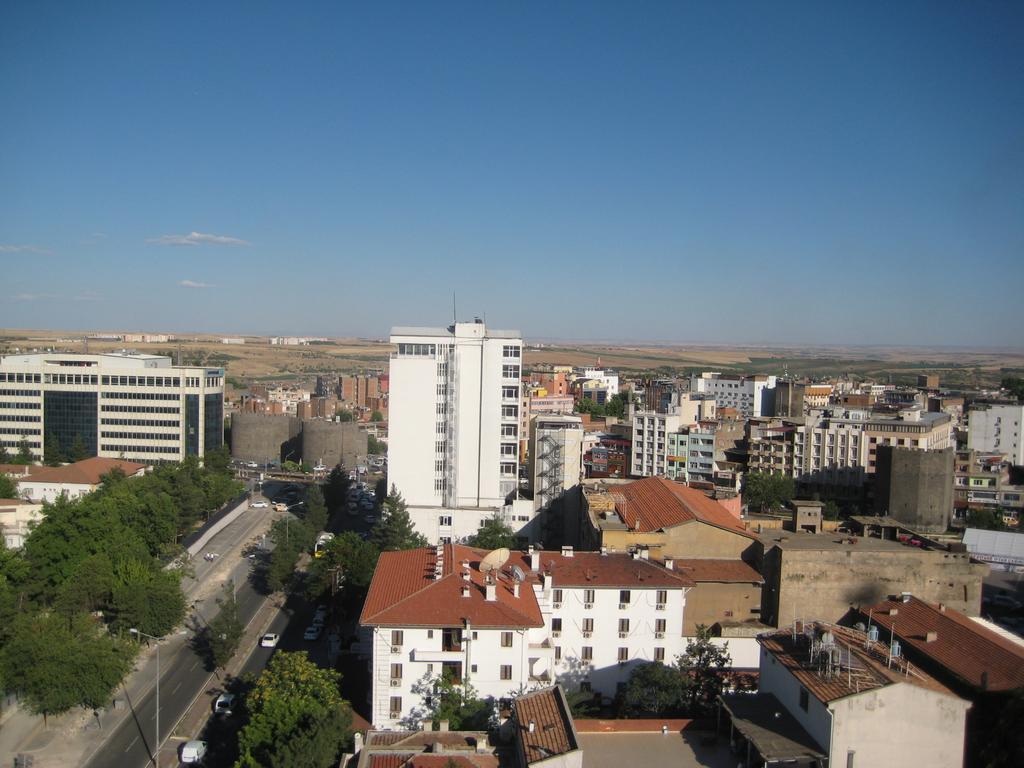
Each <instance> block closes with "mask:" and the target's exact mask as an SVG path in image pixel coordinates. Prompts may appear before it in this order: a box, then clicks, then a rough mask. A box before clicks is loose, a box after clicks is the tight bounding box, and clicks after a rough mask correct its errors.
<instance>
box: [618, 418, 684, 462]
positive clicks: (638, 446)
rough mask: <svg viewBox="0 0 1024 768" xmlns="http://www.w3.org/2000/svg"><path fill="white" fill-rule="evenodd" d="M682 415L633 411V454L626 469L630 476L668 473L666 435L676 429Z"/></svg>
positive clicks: (681, 420) (679, 425) (680, 423)
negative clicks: (628, 467)
mask: <svg viewBox="0 0 1024 768" xmlns="http://www.w3.org/2000/svg"><path fill="white" fill-rule="evenodd" d="M681 426H683V418H682V417H681V416H680V415H679V414H678V413H658V412H656V411H637V412H636V413H634V414H633V455H632V457H631V458H630V461H629V466H630V469H629V473H630V475H632V476H633V477H654V476H665V475H667V474H668V455H669V453H668V439H667V438H668V435H669V434H671V433H673V432H678V431H679V428H680V427H681Z"/></svg>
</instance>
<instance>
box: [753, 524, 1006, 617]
mask: <svg viewBox="0 0 1024 768" xmlns="http://www.w3.org/2000/svg"><path fill="white" fill-rule="evenodd" d="M797 535H800V534H797ZM858 546H859V545H858V544H849V545H844V546H843V547H842V548H832V549H823V550H801V549H783V548H780V547H778V546H772V547H771V548H770V549H768V550H767V551H765V552H764V555H763V557H762V558H761V574H762V575H763V576H764V578H765V585H764V590H763V597H762V607H761V617H762V618H761V620H762V621H764V622H765V623H766V624H772V625H775V626H779V625H780V624H787V623H789V622H791V621H793V619H794V618H797V619H801V618H803V619H807V620H810V619H812V618H813V619H818V620H822V621H830V622H838V621H839V620H840V619H841V618H842V617H843V616H844V615H846V613H847V612H848V611H849V609H850V608H851V607H853V606H861V605H870V604H872V603H876V602H879V601H880V600H884V599H885V598H886V597H888V596H889V595H898V594H899V593H900V592H904V591H906V592H911V593H912V594H913V595H915V596H916V597H919V598H921V599H922V600H926V601H928V602H932V603H945V604H946V605H948V606H950V607H951V608H955V609H956V610H958V611H962V612H964V613H966V614H968V615H969V616H977V615H978V613H979V611H980V610H981V584H982V579H983V578H984V576H985V575H986V574H987V573H988V566H987V565H985V564H983V563H972V562H971V561H970V558H969V556H968V555H966V554H954V553H949V552H940V551H929V550H923V549H918V548H915V547H909V546H906V547H900V548H898V549H893V550H877V549H871V548H867V547H865V548H862V549H858V548H857V547H858Z"/></svg>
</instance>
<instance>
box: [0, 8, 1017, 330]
mask: <svg viewBox="0 0 1024 768" xmlns="http://www.w3.org/2000/svg"><path fill="white" fill-rule="evenodd" d="M1021 37H1024V10H1022V9H1021V8H1020V6H1015V5H1004V6H978V7H974V6H972V7H966V6H958V5H953V4H944V5H936V4H906V5H901V6H900V7H898V8H883V7H877V8H863V7H856V6H850V7H845V8H843V7H837V8H816V7H814V6H810V5H803V4H796V3H790V4H784V5H781V6H772V7H771V8H754V7H747V6H743V5H738V4H726V5H717V6H715V7H701V6H686V7H680V6H675V5H672V6H669V5H654V6H650V7H647V8H645V9H644V10H643V12H642V13H640V12H638V11H637V10H636V9H630V8H625V7H620V6H615V5H613V4H608V5H590V4H587V5H580V4H569V5H564V6H559V7H557V8H550V7H541V6H526V7H516V8H512V7H474V6H468V5H458V4H454V5H453V4H443V5H441V4H438V5H431V6H430V7H419V8H418V7H406V6H402V7H398V6H389V7H383V8H372V9H359V8H337V7H333V6H329V5H327V4H323V5H313V6H307V7H304V8H303V9H300V10H293V9H286V8H266V9H260V10H259V11H253V10H251V9H250V8H249V7H248V6H244V5H241V4H238V5H223V6H218V7H217V8H206V7H203V6H191V7H188V6H175V7H173V8H155V7H154V8H137V7H135V6H129V5H122V6H107V7H106V8H104V9H103V10H97V9H94V8H89V7H79V6H75V5H71V4H69V5H67V6H63V7H59V6H58V7H56V8H55V7H52V6H51V7H34V6H30V5H8V6H6V7H4V8H3V9H0V94H2V95H3V96H4V99H5V103H7V104H8V105H10V107H11V113H10V114H11V118H10V119H9V120H8V122H7V123H6V124H5V127H4V128H3V129H2V130H0V158H2V159H0V174H2V175H3V177H4V178H5V180H6V181H7V183H6V184H4V185H3V187H2V188H0V267H2V268H3V269H4V272H5V281H4V283H5V285H4V291H3V295H2V296H0V299H2V304H0V306H2V307H3V310H2V311H0V326H6V327H12V328H13V327H17V328H80V329H81V328H90V329H92V328H94V329H124V330H129V329H131V330H140V331H168V332H176V333H189V332H191V333H196V332H200V333H201V332H211V331H218V332H221V333H224V334H253V335H277V334H288V335H313V336H321V335H323V336H331V337H338V336H355V337H373V338H384V337H386V335H387V333H388V329H389V328H390V327H391V326H394V325H434V324H439V323H441V322H445V321H447V319H448V318H450V317H451V316H452V297H453V293H454V294H455V297H456V303H457V306H458V308H459V310H458V313H459V318H460V319H466V318H469V317H472V316H473V315H474V314H476V315H481V316H483V315H484V314H485V313H486V316H487V322H488V324H489V325H493V326H495V327H514V328H518V329H521V330H522V332H523V334H524V337H525V338H526V339H527V340H529V339H536V340H554V339H560V340H576V341H583V342H585V341H594V342H600V341H620V342H627V341H640V340H642V341H649V342H655V343H692V342H701V343H707V344H728V345H741V344H764V345H772V344H775V345H786V344H812V345H832V344H834V345H852V344H857V345H866V346H876V345H887V346H910V345H912V346H924V347H928V346H940V345H941V346H967V345H981V346H986V347H997V348H998V347H1014V348H1015V347H1019V342H1018V340H1017V339H1018V334H1017V333H1016V331H1017V329H1018V328H1019V324H1020V321H1019V310H1018V309H1017V303H1018V298H1017V292H1018V291H1017V289H1018V288H1019V286H1020V285H1021V284H1022V280H1024V259H1022V258H1021V253H1022V247H1024V217H1021V216H1020V211H1021V210H1024V173H1021V171H1022V170H1024V151H1022V146H1024V145H1022V144H1021V142H1020V135H1021V125H1022V123H1024V82H1022V81H1021V79H1020V78H1019V77H1018V76H1017V75H1018V73H1019V71H1020V65H1021V63H1022V59H1024V54H1022V52H1021V50H1020V49H1019V46H1018V45H1017V41H1018V40H1019V39H1020V38H1021ZM673 278H675V279H673ZM553 296H557V297H558V299H557V301H556V302H554V303H552V302H551V301H550V300H549V297H553ZM553 309H554V310H555V311H552V310H553ZM894 318H895V319H896V322H894V321H893V320H894ZM979 321H981V322H979Z"/></svg>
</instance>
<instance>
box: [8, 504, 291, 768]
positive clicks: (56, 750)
mask: <svg viewBox="0 0 1024 768" xmlns="http://www.w3.org/2000/svg"><path fill="white" fill-rule="evenodd" d="M275 517H276V516H275V515H273V514H266V515H261V516H260V518H259V519H258V521H257V522H254V523H252V524H250V525H249V526H247V527H244V528H243V529H242V530H241V531H240V532H239V533H240V535H238V537H237V539H236V540H235V541H234V542H233V543H232V544H231V546H230V547H227V548H225V550H224V551H223V552H222V553H221V554H220V557H218V558H217V559H216V560H215V561H213V562H212V563H211V564H210V566H209V567H208V568H203V571H202V573H201V574H200V573H197V574H196V576H197V578H195V579H192V578H187V579H185V580H183V581H182V591H183V592H184V594H185V597H186V601H187V602H188V603H189V604H190V605H191V608H190V610H189V613H188V616H187V617H186V620H185V623H186V624H187V623H188V622H189V618H191V616H192V615H194V614H196V613H197V614H198V615H199V616H200V617H203V618H204V619H205V618H207V617H209V616H211V615H212V613H213V612H215V611H216V604H215V598H216V597H217V596H219V594H220V590H221V586H222V585H223V584H224V583H225V582H226V581H228V579H229V578H230V577H231V576H232V575H237V574H239V572H240V573H241V575H242V578H245V577H246V576H247V574H248V566H249V564H248V561H247V560H246V559H245V558H240V556H239V553H240V551H241V549H242V548H243V547H244V546H245V545H246V544H247V543H248V541H249V540H251V539H252V538H253V537H254V536H259V535H260V534H262V533H265V532H267V531H269V529H270V524H271V522H272V521H273V520H274V518H275ZM211 545H212V542H211ZM210 548H211V549H215V546H211V547H210ZM204 565H205V563H204ZM266 607H267V606H266V605H264V606H262V607H261V608H260V610H259V611H257V613H256V614H255V616H254V617H253V620H252V622H251V623H250V626H252V625H253V624H256V623H257V621H258V617H260V616H261V615H262V613H263V610H264V609H265V608H266ZM188 640H189V632H188V631H187V630H185V629H179V630H177V631H176V632H175V633H173V634H170V635H167V636H166V637H165V639H164V641H163V642H162V643H161V644H160V651H161V654H163V655H164V657H165V658H168V657H170V656H171V655H173V654H174V653H176V652H177V651H178V650H180V648H181V647H182V645H184V644H185V643H187V642H188ZM155 659H156V653H155V651H154V649H153V647H149V648H146V649H144V650H143V651H142V652H141V653H140V654H139V656H138V657H137V659H136V662H135V668H134V670H133V671H132V672H131V673H129V674H128V676H127V677H126V678H125V680H124V681H122V686H121V688H119V689H118V690H117V691H115V692H114V694H113V696H114V702H113V704H112V705H111V706H109V707H107V708H106V709H104V710H103V711H101V712H100V713H99V720H100V723H99V724H97V720H96V718H95V717H94V716H93V714H92V713H91V712H87V711H83V710H72V711H71V712H68V713H67V714H65V715H60V716H57V717H51V718H49V720H48V723H47V724H46V726H45V727H44V724H43V718H42V717H36V716H34V715H31V714H29V713H27V712H25V711H24V710H22V709H20V708H19V707H17V706H12V707H10V708H9V709H8V710H6V711H5V712H4V713H3V715H2V717H0V760H2V761H7V760H8V758H9V759H10V762H11V763H13V761H14V758H15V757H17V756H18V755H21V754H26V755H31V757H32V758H33V759H34V762H33V768H66V767H67V766H72V765H74V766H79V765H84V764H85V763H86V762H88V760H89V759H90V758H91V757H92V755H93V754H94V753H95V752H96V751H97V750H98V749H100V748H101V747H102V746H103V743H104V741H105V740H106V738H107V735H108V734H109V733H111V732H113V731H114V730H115V729H116V728H117V727H118V726H120V725H121V724H122V723H123V722H124V721H125V720H127V719H128V718H129V717H131V716H132V707H131V706H130V703H131V702H138V701H141V700H142V699H143V698H144V697H145V696H146V695H148V693H149V692H150V690H151V689H152V688H153V687H154V686H155V684H156V662H155ZM161 730H163V729H161ZM170 738H171V737H170V736H169V737H168V740H169V739H170ZM165 746H166V743H165ZM163 756H164V751H161V758H163ZM175 762H176V758H175V759H174V762H170V763H166V764H167V765H174V764H175ZM5 765H6V763H5Z"/></svg>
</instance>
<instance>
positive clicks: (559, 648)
mask: <svg viewBox="0 0 1024 768" xmlns="http://www.w3.org/2000/svg"><path fill="white" fill-rule="evenodd" d="M561 660H562V646H560V645H556V646H555V661H561Z"/></svg>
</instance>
